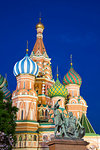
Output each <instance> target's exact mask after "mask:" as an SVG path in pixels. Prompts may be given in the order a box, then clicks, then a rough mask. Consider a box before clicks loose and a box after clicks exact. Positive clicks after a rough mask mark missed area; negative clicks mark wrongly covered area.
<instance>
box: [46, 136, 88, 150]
mask: <svg viewBox="0 0 100 150" xmlns="http://www.w3.org/2000/svg"><path fill="white" fill-rule="evenodd" d="M47 144H48V146H49V150H86V149H87V148H86V146H87V145H88V144H89V143H88V142H86V141H84V140H80V139H67V138H66V139H57V138H53V139H51V141H50V142H48V143H47Z"/></svg>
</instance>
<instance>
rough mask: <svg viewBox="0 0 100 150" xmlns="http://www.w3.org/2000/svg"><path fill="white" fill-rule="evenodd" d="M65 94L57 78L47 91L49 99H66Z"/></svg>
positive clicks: (65, 90)
mask: <svg viewBox="0 0 100 150" xmlns="http://www.w3.org/2000/svg"><path fill="white" fill-rule="evenodd" d="M67 94H68V92H67V89H66V88H65V86H63V85H62V84H61V83H60V81H59V78H58V77H57V80H56V82H55V84H54V85H53V86H52V87H51V88H50V89H49V90H48V95H49V96H50V97H55V96H62V97H67Z"/></svg>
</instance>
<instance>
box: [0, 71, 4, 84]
mask: <svg viewBox="0 0 100 150" xmlns="http://www.w3.org/2000/svg"><path fill="white" fill-rule="evenodd" d="M3 82H4V77H3V76H2V75H1V74H0V85H1V84H2V83H3Z"/></svg>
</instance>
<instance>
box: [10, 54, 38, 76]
mask: <svg viewBox="0 0 100 150" xmlns="http://www.w3.org/2000/svg"><path fill="white" fill-rule="evenodd" d="M38 72H39V67H38V65H37V64H36V62H34V61H33V60H31V59H30V57H29V56H28V54H26V56H25V57H24V58H23V59H22V60H20V61H18V62H17V63H16V64H15V65H14V69H13V73H14V75H15V76H17V75H19V74H32V75H35V76H37V75H38Z"/></svg>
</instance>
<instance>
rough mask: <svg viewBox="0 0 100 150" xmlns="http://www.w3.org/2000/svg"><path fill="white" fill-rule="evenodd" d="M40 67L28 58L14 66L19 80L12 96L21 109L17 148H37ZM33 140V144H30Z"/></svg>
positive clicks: (19, 111)
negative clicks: (37, 79)
mask: <svg viewBox="0 0 100 150" xmlns="http://www.w3.org/2000/svg"><path fill="white" fill-rule="evenodd" d="M38 70H39V68H38V65H37V64H36V63H35V62H34V61H32V60H31V59H30V57H29V56H28V49H27V51H26V56H25V57H24V58H23V59H22V60H20V61H18V62H17V63H16V64H15V65H14V70H13V72H14V75H15V76H16V80H17V87H16V90H15V91H14V92H13V94H12V101H13V105H14V106H16V107H17V108H19V110H18V113H17V120H16V123H17V127H16V133H17V141H18V142H17V145H16V147H35V146H37V143H38V142H37V140H36V138H37V129H38V122H37V100H38V97H37V93H36V91H35V90H34V85H35V78H36V76H37V75H38ZM31 139H35V140H32V142H30V140H31Z"/></svg>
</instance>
